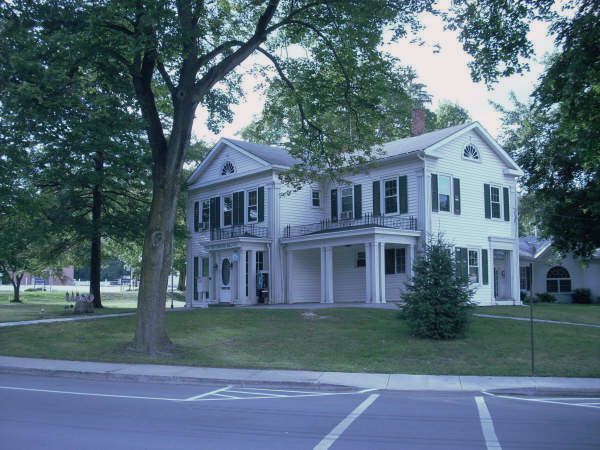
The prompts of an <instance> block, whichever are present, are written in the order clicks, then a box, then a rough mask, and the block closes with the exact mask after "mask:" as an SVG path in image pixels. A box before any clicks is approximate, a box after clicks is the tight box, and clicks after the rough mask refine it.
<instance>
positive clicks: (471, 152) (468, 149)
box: [463, 144, 479, 161]
mask: <svg viewBox="0 0 600 450" xmlns="http://www.w3.org/2000/svg"><path fill="white" fill-rule="evenodd" d="M463 156H464V157H465V158H467V159H473V160H475V161H479V150H477V147H475V146H474V145H473V144H467V145H466V146H465V149H464V150H463Z"/></svg>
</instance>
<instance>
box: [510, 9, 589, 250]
mask: <svg viewBox="0 0 600 450" xmlns="http://www.w3.org/2000/svg"><path fill="white" fill-rule="evenodd" d="M573 7H574V11H572V14H571V15H570V16H568V17H565V18H561V19H560V20H556V21H555V22H554V24H553V27H552V31H553V33H554V34H555V37H556V43H557V46H558V47H559V48H560V52H558V53H556V54H555V55H553V56H551V57H550V59H549V60H548V63H547V67H546V70H545V72H544V73H543V75H542V76H541V78H540V83H539V85H538V87H537V89H536V90H535V91H534V93H533V95H532V101H531V102H530V103H522V102H518V101H517V100H516V98H514V97H513V106H512V108H510V109H506V108H501V107H499V109H500V110H501V111H502V112H503V113H504V114H503V136H502V140H503V143H504V145H505V147H506V148H507V150H508V151H509V152H511V153H512V154H513V156H514V157H515V158H516V160H517V162H518V163H519V164H520V165H521V167H522V168H523V169H524V171H525V177H524V179H523V188H524V193H525V196H526V198H527V200H526V204H527V205H528V206H529V209H528V213H529V214H528V215H529V216H532V217H533V219H534V220H535V222H536V225H538V226H539V228H540V229H541V231H542V232H543V233H544V234H545V235H546V236H547V237H552V239H553V241H554V245H555V247H556V248H557V249H559V250H560V251H563V252H569V251H573V252H575V254H577V255H579V256H583V257H589V256H590V255H591V254H592V253H593V252H594V250H595V249H596V248H598V247H600V7H599V6H598V2H587V1H581V2H574V4H573Z"/></svg>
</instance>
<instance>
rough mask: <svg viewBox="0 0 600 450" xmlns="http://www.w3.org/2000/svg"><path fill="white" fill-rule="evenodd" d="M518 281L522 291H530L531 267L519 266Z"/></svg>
mask: <svg viewBox="0 0 600 450" xmlns="http://www.w3.org/2000/svg"><path fill="white" fill-rule="evenodd" d="M519 275H520V276H519V279H520V284H521V290H522V291H529V290H531V267H529V266H521V267H519Z"/></svg>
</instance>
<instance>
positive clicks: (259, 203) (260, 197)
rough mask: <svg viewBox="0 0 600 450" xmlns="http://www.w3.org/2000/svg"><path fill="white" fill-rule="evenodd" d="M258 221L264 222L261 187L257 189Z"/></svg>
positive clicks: (262, 191)
mask: <svg viewBox="0 0 600 450" xmlns="http://www.w3.org/2000/svg"><path fill="white" fill-rule="evenodd" d="M258 221H259V222H264V221H265V188H264V186H261V187H259V188H258Z"/></svg>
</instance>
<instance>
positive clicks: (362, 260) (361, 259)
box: [355, 250, 367, 268]
mask: <svg viewBox="0 0 600 450" xmlns="http://www.w3.org/2000/svg"><path fill="white" fill-rule="evenodd" d="M355 267H357V268H358V267H367V252H365V251H364V250H358V251H357V252H356V265H355Z"/></svg>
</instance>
